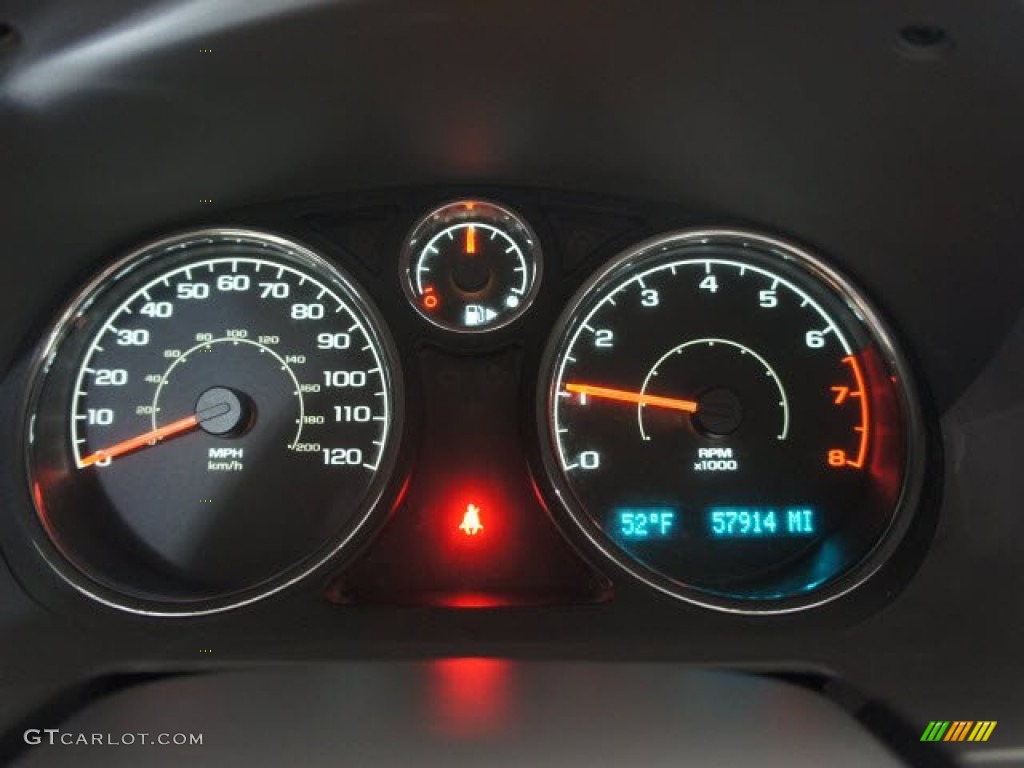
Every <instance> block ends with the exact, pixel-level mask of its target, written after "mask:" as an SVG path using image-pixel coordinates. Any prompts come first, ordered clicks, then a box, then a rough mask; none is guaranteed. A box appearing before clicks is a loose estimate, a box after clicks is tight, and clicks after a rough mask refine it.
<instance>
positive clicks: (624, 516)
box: [615, 507, 676, 539]
mask: <svg viewBox="0 0 1024 768" xmlns="http://www.w3.org/2000/svg"><path fill="white" fill-rule="evenodd" d="M615 515H616V518H617V519H618V528H619V535H621V536H622V538H624V539H666V538H668V537H669V536H670V535H671V534H672V532H673V529H674V528H675V523H676V511H675V510H674V509H668V508H652V509H638V508H631V507H627V508H623V509H619V510H616V513H615Z"/></svg>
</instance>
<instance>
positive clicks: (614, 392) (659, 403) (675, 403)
mask: <svg viewBox="0 0 1024 768" xmlns="http://www.w3.org/2000/svg"><path fill="white" fill-rule="evenodd" d="M565 391H566V392H572V393H573V394H578V395H587V396H589V397H597V398H604V399H605V400H618V401H619V402H622V403H637V404H639V405H650V406H654V407H655V408H668V409H669V410H673V411H685V412H686V413H696V412H697V402H696V401H695V400H680V399H678V398H675V397H661V396H659V395H647V394H644V393H641V392H630V391H629V390H625V389H612V388H610V387H597V386H594V385H592V384H578V383H576V382H570V383H568V384H566V385H565Z"/></svg>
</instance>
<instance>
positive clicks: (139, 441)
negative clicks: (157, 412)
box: [79, 413, 199, 467]
mask: <svg viewBox="0 0 1024 768" xmlns="http://www.w3.org/2000/svg"><path fill="white" fill-rule="evenodd" d="M198 426H199V416H197V415H196V414H194V413H193V414H192V415H191V416H189V417H187V418H184V419H178V420H177V421H172V422H171V423H170V424H167V425H166V426H163V427H160V428H158V429H153V430H150V431H149V432H145V433H143V434H141V435H137V436H135V437H131V438H128V439H127V440H122V441H121V442H120V443H117V444H116V445H112V446H110V447H109V448H104V449H103V450H101V451H96V452H95V453H90V454H89V455H88V456H86V457H85V458H84V459H82V461H81V462H80V464H79V466H80V467H89V466H92V465H93V464H96V463H97V462H100V461H105V460H106V459H113V458H114V457H115V456H120V455H122V454H125V453H128V452H129V451H134V450H135V449H137V448H142V447H144V446H147V445H154V444H155V443H158V442H160V441H161V440H164V439H166V438H168V437H173V436H174V435H180V434H182V433H184V432H188V431H190V430H193V429H195V428H196V427H198Z"/></svg>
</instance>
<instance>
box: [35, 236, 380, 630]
mask: <svg viewBox="0 0 1024 768" xmlns="http://www.w3.org/2000/svg"><path fill="white" fill-rule="evenodd" d="M156 252H157V253H158V255H159V258H156V257H155V256H154V251H153V250H152V249H151V250H150V251H147V252H146V253H144V254H143V255H141V256H140V257H139V258H138V259H136V260H135V261H133V262H131V263H130V264H129V265H128V266H127V268H126V269H125V270H123V271H122V272H121V273H120V274H119V275H117V276H116V277H114V278H113V279H112V280H111V281H110V283H109V285H101V286H99V287H98V288H97V289H96V290H95V291H94V292H93V295H91V296H87V297H85V298H84V300H83V305H84V306H88V311H84V312H82V314H81V318H82V319H81V320H80V321H79V323H78V324H77V325H76V326H75V327H74V328H73V329H72V330H71V331H70V332H69V333H68V334H67V337H66V338H65V339H64V340H63V343H62V345H61V347H60V349H59V352H60V356H59V357H58V358H56V361H57V365H56V366H55V367H54V369H53V370H51V371H50V372H49V374H48V377H47V380H46V384H45V386H43V387H42V389H41V392H40V401H39V403H40V407H39V408H38V410H37V414H36V419H35V424H34V431H35V440H34V444H33V446H32V462H33V465H34V470H35V472H34V476H35V482H36V483H37V485H38V487H39V493H38V494H37V498H36V503H37V506H39V507H40V510H39V512H40V516H41V520H42V522H43V523H44V526H45V527H46V529H47V532H48V533H49V534H50V537H51V539H52V540H53V542H54V543H55V544H56V545H57V547H58V549H60V550H61V552H62V554H64V556H65V557H66V558H67V559H68V560H69V561H70V562H71V563H72V564H73V565H74V566H75V567H76V568H77V569H78V570H79V571H81V572H82V573H84V574H85V575H86V576H88V577H89V578H91V579H92V580H93V581H95V582H96V584H97V585H98V586H99V587H101V588H105V589H109V590H111V591H113V592H115V593H118V594H123V595H127V596H128V598H129V600H130V599H132V598H137V599H139V600H140V601H148V602H155V603H167V604H173V605H172V607H171V608H170V609H169V612H175V610H174V606H177V607H179V608H180V610H190V611H194V610H196V609H197V607H201V608H202V607H206V606H210V605H214V606H215V605H218V604H219V603H227V602H228V601H230V600H237V599H240V596H242V595H246V594H247V593H251V592H253V591H265V590H267V589H270V588H273V587H275V586H278V585H280V584H281V583H282V580H286V579H287V578H289V577H290V576H294V574H295V573H296V571H297V570H300V569H301V568H302V567H303V566H309V565H310V563H311V561H315V559H316V558H317V557H318V556H323V554H324V553H325V552H328V553H329V552H330V548H331V547H332V546H337V545H338V542H339V541H343V540H345V539H346V538H347V537H349V536H350V535H351V534H352V533H353V532H354V531H355V530H356V529H357V528H359V527H360V526H361V525H362V524H363V522H364V521H365V516H366V514H367V513H368V511H369V510H368V506H369V505H371V504H372V502H373V500H374V499H373V494H374V493H375V492H377V491H378V489H379V488H380V485H381V481H382V477H381V475H380V474H379V473H380V472H382V471H383V472H386V469H387V466H386V465H387V463H388V460H389V457H391V456H392V455H393V447H394V446H393V441H392V439H391V438H392V433H393V428H394V415H395V414H394V411H395V407H396V402H395V401H396V398H395V389H394V388H395V382H394V379H393V374H392V371H391V368H392V367H393V366H394V365H395V363H394V360H393V355H392V353H391V352H390V349H389V346H388V344H387V343H386V342H385V340H384V337H383V330H382V328H380V327H379V326H378V323H377V322H376V320H375V319H374V315H373V314H372V310H371V309H370V308H369V306H368V304H367V302H366V301H365V300H364V299H363V298H362V296H361V295H360V294H359V293H358V292H357V290H356V289H355V287H354V286H353V285H352V284H351V283H349V282H348V281H347V280H346V279H345V278H344V277H342V276H341V275H340V274H338V273H336V272H335V271H334V270H333V268H331V267H329V266H328V265H327V264H326V263H324V262H321V261H320V260H319V259H318V258H317V257H315V256H314V255H312V254H310V253H308V252H306V251H304V250H303V249H300V248H299V247H298V246H295V245H294V244H290V243H287V242H285V241H281V240H279V239H277V238H273V237H271V236H264V235H260V234H258V233H242V232H239V233H234V234H232V233H219V234H210V235H207V236H200V235H196V236H192V237H186V238H184V239H182V240H179V241H175V242H172V243H170V244H162V245H161V246H160V247H159V248H158V249H157V251H156ZM79 349H80V350H81V352H78V351H77V350H79ZM62 400H65V401H66V402H68V403H69V406H68V407H67V410H65V411H64V413H65V414H66V416H65V418H64V419H60V418H59V414H60V411H61V410H62V409H61V408H60V402H61V401H62ZM114 602H117V601H116V600H115V601H114ZM157 610H158V612H159V609H157Z"/></svg>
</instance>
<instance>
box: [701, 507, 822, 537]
mask: <svg viewBox="0 0 1024 768" xmlns="http://www.w3.org/2000/svg"><path fill="white" fill-rule="evenodd" d="M707 530H708V534H709V535H710V536H711V538H713V539H769V538H781V537H790V536H813V535H814V534H815V533H817V532H818V516H817V512H816V510H815V509H814V508H812V507H779V508H776V507H711V508H710V509H708V510H707Z"/></svg>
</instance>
